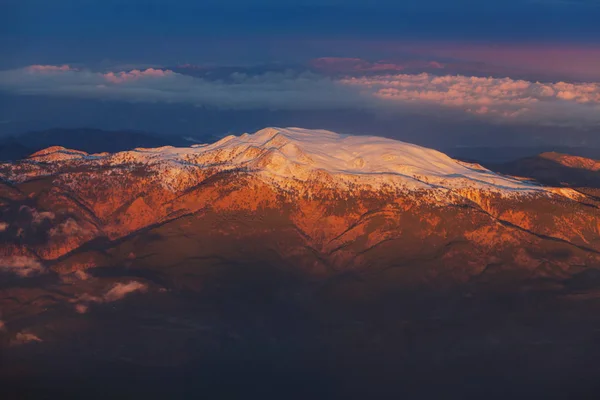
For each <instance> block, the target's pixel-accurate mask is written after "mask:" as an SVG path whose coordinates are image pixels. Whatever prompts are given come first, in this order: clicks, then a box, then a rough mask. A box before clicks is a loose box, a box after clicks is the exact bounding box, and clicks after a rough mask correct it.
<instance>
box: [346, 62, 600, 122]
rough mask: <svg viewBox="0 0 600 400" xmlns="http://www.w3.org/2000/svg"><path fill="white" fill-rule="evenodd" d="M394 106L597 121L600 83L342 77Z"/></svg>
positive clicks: (512, 118) (516, 118)
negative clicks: (409, 105) (407, 105)
mask: <svg viewBox="0 0 600 400" xmlns="http://www.w3.org/2000/svg"><path fill="white" fill-rule="evenodd" d="M341 82H342V83H344V84H346V85H349V86H354V87H356V88H357V89H358V90H361V91H364V92H367V93H369V94H372V95H373V96H375V97H378V98H380V99H383V100H385V101H386V102H390V103H396V104H398V105H406V104H412V105H427V104H429V105H437V106H442V107H447V108H451V109H456V110H461V111H464V112H466V113H469V114H473V115H478V116H484V117H488V118H492V119H495V120H497V121H503V122H536V123H540V124H552V125H561V124H565V125H571V124H572V125H597V124H600V84H598V83H565V82H558V83H539V82H529V81H525V80H514V79H511V78H482V77H467V76H460V75H457V76H450V75H447V76H435V75H431V74H426V73H423V74H418V75H405V74H404V75H403V74H398V75H383V76H370V77H352V78H346V79H343V80H342V81H341Z"/></svg>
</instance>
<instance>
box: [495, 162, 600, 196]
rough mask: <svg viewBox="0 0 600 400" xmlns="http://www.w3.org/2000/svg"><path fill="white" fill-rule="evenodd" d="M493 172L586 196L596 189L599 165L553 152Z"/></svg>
mask: <svg viewBox="0 0 600 400" xmlns="http://www.w3.org/2000/svg"><path fill="white" fill-rule="evenodd" d="M489 166H490V168H493V169H494V170H496V171H501V172H503V173H506V174H511V175H518V176H523V177H528V178H531V179H534V180H536V181H538V182H540V183H542V184H546V185H554V186H566V187H571V188H574V189H576V190H580V191H585V192H589V191H590V190H594V189H598V188H600V161H598V160H595V159H592V158H586V157H579V156H574V155H570V154H562V153H557V152H547V153H541V154H539V155H537V156H534V157H526V158H522V159H518V160H515V161H512V162H507V163H503V164H496V165H489Z"/></svg>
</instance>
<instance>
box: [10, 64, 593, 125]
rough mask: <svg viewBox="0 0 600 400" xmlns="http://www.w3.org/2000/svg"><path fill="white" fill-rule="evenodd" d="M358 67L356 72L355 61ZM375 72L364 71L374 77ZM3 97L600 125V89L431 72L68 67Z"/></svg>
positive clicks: (28, 74)
mask: <svg viewBox="0 0 600 400" xmlns="http://www.w3.org/2000/svg"><path fill="white" fill-rule="evenodd" d="M351 61H352V63H351V64H352V66H354V60H351ZM367 67H369V68H367ZM372 67H373V66H372V65H367V66H366V67H365V68H367V69H369V70H370V72H372ZM376 67H377V68H379V66H376ZM384 67H386V68H387V66H386V65H384ZM0 90H3V91H7V92H10V93H15V94H22V95H47V96H63V97H74V98H92V99H103V100H115V101H129V102H164V103H186V104H193V105H197V106H207V107H217V108H226V109H277V110H316V109H358V108H360V109H371V110H373V111H386V112H396V111H397V112H403V111H407V110H408V111H411V112H414V111H416V112H425V113H429V112H436V111H440V110H451V111H454V112H458V113H462V114H464V115H468V116H471V117H475V118H483V119H489V120H492V121H495V122H500V123H533V124H541V125H565V126H596V125H600V83H596V82H589V83H567V82H556V83H539V82H531V81H527V80H517V79H511V78H485V77H475V76H461V75H444V76H437V75H433V74H428V73H420V74H399V73H398V74H396V73H393V74H389V73H387V74H377V75H369V76H354V77H345V78H330V77H325V76H322V75H320V74H317V73H313V72H293V71H287V72H266V73H262V74H255V75H250V74H246V73H240V72H234V73H232V74H231V75H230V76H229V79H227V80H226V81H225V80H208V79H203V78H199V77H193V76H189V75H184V74H180V73H176V72H173V71H171V70H168V69H155V68H148V69H145V70H143V69H134V70H130V71H117V72H102V73H101V72H92V71H89V70H77V69H73V68H71V67H69V66H64V65H63V66H41V65H35V66H30V67H27V68H22V69H16V70H9V71H0Z"/></svg>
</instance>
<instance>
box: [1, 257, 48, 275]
mask: <svg viewBox="0 0 600 400" xmlns="http://www.w3.org/2000/svg"><path fill="white" fill-rule="evenodd" d="M0 271H3V272H8V273H10V274H14V275H17V276H20V277H22V278H27V277H31V276H35V275H40V274H43V273H45V272H46V269H45V268H44V266H43V265H42V264H41V263H40V262H39V261H38V260H36V259H35V258H32V257H27V256H12V257H1V258H0Z"/></svg>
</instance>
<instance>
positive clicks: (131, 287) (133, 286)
mask: <svg viewBox="0 0 600 400" xmlns="http://www.w3.org/2000/svg"><path fill="white" fill-rule="evenodd" d="M147 290H148V285H146V284H144V283H141V282H137V281H131V282H128V283H117V284H115V285H114V286H113V287H112V289H110V290H109V291H108V292H107V293H106V294H105V295H104V301H105V302H108V303H110V302H113V301H117V300H121V299H122V298H123V297H125V296H127V295H128V294H130V293H133V292H145V291H147Z"/></svg>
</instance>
